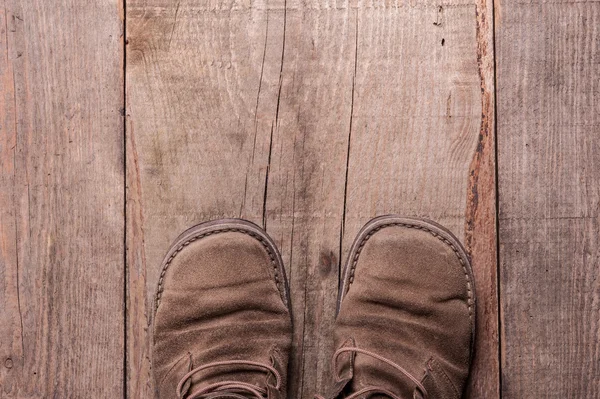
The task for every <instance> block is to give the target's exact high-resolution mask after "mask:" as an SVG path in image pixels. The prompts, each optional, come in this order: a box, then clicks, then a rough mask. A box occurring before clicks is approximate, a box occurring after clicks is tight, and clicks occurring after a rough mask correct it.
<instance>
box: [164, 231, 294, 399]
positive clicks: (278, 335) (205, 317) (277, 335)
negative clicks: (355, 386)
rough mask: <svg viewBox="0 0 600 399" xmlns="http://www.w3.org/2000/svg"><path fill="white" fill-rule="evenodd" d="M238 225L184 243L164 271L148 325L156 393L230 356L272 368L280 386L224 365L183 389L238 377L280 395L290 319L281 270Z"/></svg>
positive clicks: (261, 373) (263, 374) (267, 376)
mask: <svg viewBox="0 0 600 399" xmlns="http://www.w3.org/2000/svg"><path fill="white" fill-rule="evenodd" d="M236 230H237V231H231V229H229V231H227V230H225V231H219V226H216V227H215V228H214V231H213V232H212V233H211V234H209V235H207V236H205V237H201V238H197V239H194V240H192V242H190V243H188V244H187V245H185V246H181V249H180V250H179V251H177V252H176V253H175V256H174V257H173V258H172V259H171V260H170V261H169V262H167V263H168V264H167V265H166V268H164V273H163V277H162V279H161V283H160V285H159V289H158V297H159V298H160V299H159V300H158V301H157V306H156V313H155V317H154V323H153V326H154V331H153V337H154V342H153V373H154V377H155V383H156V388H157V391H158V394H159V397H160V398H163V399H166V398H176V397H177V396H176V388H177V384H178V383H179V382H180V380H181V379H182V377H183V376H184V375H185V374H186V373H187V372H188V371H190V370H192V369H194V368H196V367H199V366H202V365H205V364H208V363H211V362H218V361H231V360H247V361H252V362H260V363H265V364H268V365H272V366H273V367H275V368H276V369H277V370H278V371H279V373H280V374H281V378H282V383H283V385H282V386H281V387H280V388H279V389H275V377H274V376H273V375H272V374H271V373H270V372H268V371H266V370H264V369H260V368H252V367H240V366H239V365H228V366H218V367H214V368H209V369H207V370H202V371H200V372H197V373H195V374H194V375H193V376H192V377H191V379H190V380H189V381H188V383H187V384H188V385H189V386H186V388H187V389H186V391H187V394H189V393H191V392H193V391H195V390H196V389H198V388H200V387H204V386H207V385H209V384H212V383H215V382H222V381H239V382H246V383H251V384H253V385H256V386H259V387H262V388H263V389H265V390H267V391H268V392H269V395H268V397H269V398H281V399H283V398H285V392H286V384H285V382H286V377H287V364H288V357H289V352H290V347H291V334H292V324H291V315H290V310H289V307H288V303H287V302H288V300H287V293H286V292H287V291H286V287H287V284H286V283H285V275H283V273H282V272H281V271H282V269H283V267H282V265H280V264H279V263H278V262H280V261H279V258H278V257H277V256H274V253H273V251H276V249H274V247H272V246H270V245H269V244H267V243H266V242H265V241H264V240H263V239H262V238H261V236H260V235H258V236H257V235H256V234H253V235H252V234H249V233H248V232H247V231H245V230H244V226H239V227H238V228H237V229H236ZM163 267H164V266H163ZM185 396H186V395H185V394H184V395H183V397H185ZM211 397H212V396H211ZM214 397H215V398H217V397H218V398H222V397H223V398H226V397H232V398H236V397H240V395H237V394H230V395H224V396H223V395H222V394H217V395H215V396H214ZM241 397H244V396H241Z"/></svg>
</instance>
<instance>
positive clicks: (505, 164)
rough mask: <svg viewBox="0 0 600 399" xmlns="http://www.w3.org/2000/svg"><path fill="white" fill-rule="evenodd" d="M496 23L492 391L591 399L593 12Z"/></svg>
mask: <svg viewBox="0 0 600 399" xmlns="http://www.w3.org/2000/svg"><path fill="white" fill-rule="evenodd" d="M499 11H500V12H499V13H498V15H497V35H496V37H497V49H498V71H497V72H498V165H499V199H500V214H499V226H500V230H499V235H500V243H501V245H500V262H501V263H500V264H501V269H500V270H501V273H500V281H501V290H500V292H501V305H502V349H503V351H502V392H503V396H505V397H507V398H523V397H536V398H542V397H543V398H569V397H572V398H574V397H585V398H599V397H600V339H599V338H600V332H599V331H600V318H599V317H598V316H599V314H600V260H599V259H600V246H599V244H598V243H599V239H600V219H599V216H600V215H599V204H600V191H599V190H600V186H599V184H598V182H599V181H600V180H599V179H600V141H599V140H598V137H600V102H598V98H600V84H599V80H598V77H599V76H600V3H598V2H553V3H539V2H531V3H528V4H523V3H517V2H514V1H508V2H505V3H504V4H502V7H501V9H500V10H499Z"/></svg>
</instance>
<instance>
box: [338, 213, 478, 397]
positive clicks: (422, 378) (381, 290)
mask: <svg viewBox="0 0 600 399" xmlns="http://www.w3.org/2000/svg"><path fill="white" fill-rule="evenodd" d="M474 335H475V292H474V287H473V276H472V271H471V266H470V264H469V260H468V257H467V255H466V253H465V251H464V249H463V248H462V246H461V245H460V243H459V241H458V240H457V239H456V238H455V237H454V236H453V235H452V234H451V233H450V232H449V231H447V230H446V229H444V228H443V227H441V226H439V225H437V224H434V223H432V222H428V221H424V220H417V219H407V218H401V217H398V216H382V217H379V218H376V219H373V220H372V221H370V222H369V223H367V225H366V226H365V227H363V229H362V230H361V231H360V233H359V235H358V237H357V239H356V241H355V242H354V244H353V246H352V248H351V251H350V255H349V257H348V262H347V265H346V269H345V272H344V278H343V282H342V285H341V288H340V300H339V304H338V316H337V320H336V325H335V345H336V348H337V351H336V353H335V355H334V373H335V376H336V381H335V383H334V387H333V389H332V392H331V393H330V394H329V396H328V397H329V398H347V399H350V398H352V399H354V398H393V399H399V398H402V399H406V398H430V399H431V398H436V399H450V398H452V399H456V398H460V397H461V396H462V391H463V388H464V386H465V382H466V380H467V377H468V374H469V367H470V363H471V356H472V352H473V341H474Z"/></svg>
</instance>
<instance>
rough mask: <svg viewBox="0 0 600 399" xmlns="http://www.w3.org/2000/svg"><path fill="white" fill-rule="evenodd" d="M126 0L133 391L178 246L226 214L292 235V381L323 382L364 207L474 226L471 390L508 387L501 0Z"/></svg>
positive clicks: (371, 212) (286, 239)
mask: <svg viewBox="0 0 600 399" xmlns="http://www.w3.org/2000/svg"><path fill="white" fill-rule="evenodd" d="M127 16H128V19H127V27H128V35H127V37H128V43H129V44H128V46H127V101H128V119H127V120H128V122H127V130H128V134H127V142H128V151H127V154H128V157H127V159H128V167H127V176H128V234H127V235H128V256H127V258H128V265H129V270H128V279H129V280H128V287H129V296H128V317H129V323H128V328H127V329H128V370H129V377H128V381H129V383H128V392H129V395H130V396H132V397H144V396H147V395H150V394H151V392H152V381H151V375H150V363H149V357H148V356H149V335H148V326H149V323H150V319H149V312H150V311H149V304H150V298H151V294H152V292H153V290H154V286H155V284H156V278H157V268H158V266H159V263H160V260H161V258H162V256H163V254H164V252H165V251H166V249H167V247H168V245H169V244H170V242H171V241H172V240H173V238H174V237H176V236H177V235H178V234H179V232H180V231H182V230H183V229H185V228H186V227H188V226H189V225H191V224H194V223H198V222H201V221H204V220H208V219H214V218H218V217H224V216H238V217H239V216H241V217H245V218H247V219H250V220H252V221H255V222H258V223H260V224H262V225H263V226H265V227H266V229H267V231H268V232H269V233H270V234H271V235H272V236H273V238H274V239H275V240H276V242H277V243H278V245H279V247H280V249H281V251H282V253H283V257H284V261H285V263H286V267H287V269H288V276H289V278H290V282H291V293H292V303H293V314H294V324H295V332H294V341H293V342H294V354H293V355H292V362H291V369H292V372H291V375H293V376H294V377H295V378H293V379H292V380H291V381H290V386H289V391H290V395H291V397H297V398H300V397H309V396H310V395H311V394H313V393H314V392H315V391H324V390H325V389H326V388H327V383H328V381H329V375H330V374H329V373H330V356H331V352H332V349H333V348H332V342H331V328H332V323H333V320H334V313H335V311H334V309H335V299H336V296H337V282H338V274H339V266H340V260H342V261H343V260H344V258H345V251H346V250H347V248H348V245H349V243H350V242H351V240H352V239H353V237H354V235H355V234H356V232H357V230H358V228H360V226H361V225H362V224H363V223H364V222H366V221H367V220H368V219H369V218H370V217H373V216H376V215H378V214H383V213H388V212H396V213H401V214H405V215H418V216H427V217H430V218H432V219H435V220H438V221H440V222H442V223H445V224H447V225H449V227H450V228H451V229H452V230H453V231H454V232H455V233H456V234H457V235H458V236H459V237H461V238H464V239H465V240H466V244H467V246H468V247H469V249H470V250H471V252H472V255H473V258H474V261H475V267H476V269H477V270H476V276H477V279H478V281H477V283H478V286H480V287H478V288H479V295H480V305H481V306H480V312H479V317H480V320H481V323H480V329H479V334H480V340H479V341H478V342H479V343H480V345H479V346H478V357H477V360H476V364H477V365H476V367H475V372H474V373H475V376H476V378H474V379H473V384H472V385H471V388H470V392H471V396H472V397H480V396H482V395H484V396H485V395H487V396H490V397H491V396H497V395H498V389H499V382H498V381H499V379H498V376H499V370H498V353H497V351H498V345H497V328H496V324H497V298H496V264H495V260H496V255H495V254H496V252H495V247H496V240H495V181H494V135H493V101H492V93H493V53H492V47H493V46H492V43H491V38H492V26H491V3H486V2H482V3H468V2H456V4H449V5H444V6H443V7H439V6H438V5H436V4H433V3H432V4H428V3H419V4H411V5H401V4H396V3H392V2H390V3H386V4H381V5H377V6H376V5H368V4H354V3H351V4H348V3H341V4H338V5H337V6H336V7H333V6H332V5H322V4H319V3H312V2H303V1H287V2H284V1H279V2H277V1H272V2H264V3H263V2H257V3H235V2H234V3H215V4H212V3H211V4H206V3H205V2H200V1H192V0H190V1H181V2H178V3H165V2H163V1H158V0H138V1H131V2H129V3H128V7H127ZM438 193H444V194H443V195H438Z"/></svg>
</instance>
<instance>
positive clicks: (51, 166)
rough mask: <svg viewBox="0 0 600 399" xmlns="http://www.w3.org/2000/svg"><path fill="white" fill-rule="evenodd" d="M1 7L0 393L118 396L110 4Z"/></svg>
mask: <svg viewBox="0 0 600 399" xmlns="http://www.w3.org/2000/svg"><path fill="white" fill-rule="evenodd" d="M24 3H27V2H21V1H16V0H5V1H4V2H3V4H2V5H1V6H0V85H1V89H0V94H1V95H0V187H1V190H0V303H1V304H2V305H0V397H7V398H40V397H53V398H68V397H90V396H91V397H98V398H100V397H111V398H115V397H120V396H122V395H123V384H122V381H123V353H124V352H123V351H124V347H123V338H124V337H123V335H124V333H123V331H124V325H123V301H124V298H123V296H124V295H123V277H124V275H123V253H124V245H123V240H124V230H123V205H124V204H123V202H124V201H123V118H122V116H121V114H120V109H121V108H122V107H123V43H122V28H123V21H122V18H121V9H122V6H121V4H120V3H119V2H117V1H100V0H92V1H88V2H86V4H85V5H83V4H81V2H78V1H75V0H72V1H70V0H63V1H57V2H46V3H44V2H37V3H36V4H24Z"/></svg>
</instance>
